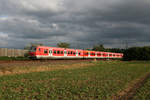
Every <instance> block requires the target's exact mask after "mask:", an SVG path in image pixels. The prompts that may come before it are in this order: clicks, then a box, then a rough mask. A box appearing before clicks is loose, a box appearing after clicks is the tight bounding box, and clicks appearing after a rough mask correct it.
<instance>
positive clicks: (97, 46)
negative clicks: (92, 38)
mask: <svg viewBox="0 0 150 100" xmlns="http://www.w3.org/2000/svg"><path fill="white" fill-rule="evenodd" d="M92 50H94V51H105V48H104V46H103V44H99V45H94V46H93V49H92Z"/></svg>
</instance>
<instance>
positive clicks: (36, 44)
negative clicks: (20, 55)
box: [24, 43, 43, 50]
mask: <svg viewBox="0 0 150 100" xmlns="http://www.w3.org/2000/svg"><path fill="white" fill-rule="evenodd" d="M42 45H43V44H42V43H30V44H28V45H26V46H25V47H24V49H25V50H30V49H31V48H32V47H36V46H42Z"/></svg>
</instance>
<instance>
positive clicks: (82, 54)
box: [29, 46, 123, 59]
mask: <svg viewBox="0 0 150 100" xmlns="http://www.w3.org/2000/svg"><path fill="white" fill-rule="evenodd" d="M29 55H30V57H31V58H34V59H79V58H86V59H87V58H104V59H105V58H122V57H123V54H122V53H111V52H101V51H89V50H81V49H68V48H58V47H48V46H36V47H32V48H31V50H30V52H29Z"/></svg>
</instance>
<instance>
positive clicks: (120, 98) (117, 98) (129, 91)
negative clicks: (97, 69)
mask: <svg viewBox="0 0 150 100" xmlns="http://www.w3.org/2000/svg"><path fill="white" fill-rule="evenodd" d="M149 77H150V72H149V73H147V74H146V75H145V76H143V77H141V78H139V79H136V80H135V81H133V82H132V83H131V84H130V85H129V86H128V87H127V88H126V89H124V90H123V91H121V92H118V93H117V95H114V96H112V100H131V99H132V98H133V96H134V95H135V93H136V91H137V90H138V89H139V88H140V87H142V86H143V85H144V83H145V82H146V80H147V79H148V78H149Z"/></svg>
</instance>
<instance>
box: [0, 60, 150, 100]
mask: <svg viewBox="0 0 150 100" xmlns="http://www.w3.org/2000/svg"><path fill="white" fill-rule="evenodd" d="M84 63H85V64H90V63H92V65H89V66H87V67H80V66H81V65H80V64H77V65H76V66H77V67H76V68H74V69H66V68H65V67H64V68H61V69H57V70H53V71H45V72H32V73H28V74H19V75H17V74H16V75H9V76H1V77H0V99H1V100H58V99H60V100H66V99H67V100H96V99H97V100H110V99H111V97H112V96H113V95H115V94H117V93H118V92H119V91H122V90H123V89H125V88H126V87H127V86H128V85H129V84H130V83H131V82H132V81H134V80H135V79H137V78H139V77H141V76H143V75H145V74H146V73H148V72H150V67H149V66H150V62H136V61H135V62H120V61H98V62H90V63H87V62H84ZM72 66H73V65H70V67H72ZM74 66H75V65H74ZM49 67H56V66H49ZM60 67H61V66H60Z"/></svg>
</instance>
